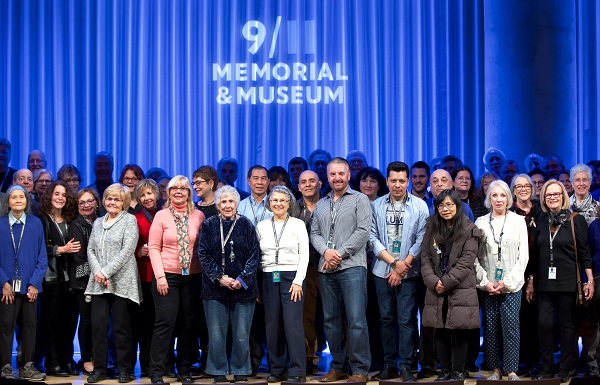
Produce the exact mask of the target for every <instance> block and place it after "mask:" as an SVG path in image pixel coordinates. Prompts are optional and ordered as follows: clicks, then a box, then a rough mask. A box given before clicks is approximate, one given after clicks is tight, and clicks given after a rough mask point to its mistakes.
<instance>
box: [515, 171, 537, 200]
mask: <svg viewBox="0 0 600 385" xmlns="http://www.w3.org/2000/svg"><path fill="white" fill-rule="evenodd" d="M517 178H525V179H527V183H529V184H530V185H531V198H529V199H530V200H534V199H535V185H534V184H533V180H531V177H530V176H529V175H527V174H517V175H515V176H514V178H513V180H512V182H510V191H512V192H513V194H514V191H515V184H516V182H515V181H516V180H517Z"/></svg>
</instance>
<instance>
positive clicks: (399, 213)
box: [389, 195, 408, 236]
mask: <svg viewBox="0 0 600 385" xmlns="http://www.w3.org/2000/svg"><path fill="white" fill-rule="evenodd" d="M407 198H408V195H407V196H405V197H404V199H403V200H402V202H401V205H400V209H399V210H398V212H397V213H396V206H395V205H394V201H393V200H392V199H390V200H389V204H390V206H392V212H393V213H394V220H395V221H396V235H398V236H400V218H401V217H402V212H403V211H404V205H405V204H406V199H407Z"/></svg>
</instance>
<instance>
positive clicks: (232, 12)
mask: <svg viewBox="0 0 600 385" xmlns="http://www.w3.org/2000/svg"><path fill="white" fill-rule="evenodd" d="M488 3H491V2H486V1H483V0H464V1H452V0H429V1H414V0H405V1H403V0H387V1H386V0H381V1H370V0H362V1H361V0H354V1H350V0H347V1H342V0H339V1H336V0H329V1H328V0H306V1H296V0H291V1H269V0H265V1H258V0H255V1H250V0H248V1H241V0H239V1H228V0H219V1H213V0H197V1H191V0H190V1H176V0H174V1H170V0H169V1H166V0H165V1H159V0H155V1H151V0H146V1H124V0H114V1H110V0H102V1H92V0H86V1H81V0H71V1H66V0H65V1H33V0H32V1H15V0H5V1H2V2H0V56H1V57H4V58H5V59H3V60H0V137H7V138H8V139H9V140H10V141H11V142H12V144H13V155H12V162H11V166H13V167H15V168H18V167H24V166H25V164H26V154H27V152H28V151H29V150H31V149H35V148H37V149H41V150H43V151H44V152H45V153H46V155H47V156H48V167H49V168H50V169H52V170H56V169H57V168H58V167H60V166H61V165H62V164H63V163H74V164H76V165H77V166H78V167H79V168H80V169H81V170H82V171H83V172H84V178H85V179H86V180H87V181H91V179H93V178H92V175H91V160H92V157H93V155H94V154H95V153H96V152H97V151H100V150H107V151H109V152H111V153H112V154H114V156H115V176H118V171H119V170H120V168H121V167H122V166H123V165H124V164H125V163H132V162H133V163H138V164H139V165H140V166H141V167H142V168H143V169H144V170H145V169H148V168H149V167H152V166H160V167H162V168H164V169H166V170H167V171H168V172H169V173H170V174H171V175H173V174H175V173H181V174H185V175H188V176H189V175H191V173H192V171H193V170H194V169H195V168H197V167H198V166H199V165H202V164H212V165H216V163H217V161H218V159H219V158H221V157H223V156H233V157H236V158H237V159H238V160H239V162H240V169H241V173H240V176H241V175H243V174H244V172H243V170H245V169H247V168H248V167H250V166H251V165H253V164H256V163H260V164H263V165H265V166H267V167H270V166H272V165H277V164H281V165H284V166H285V165H286V164H287V161H288V160H289V159H290V158H291V157H293V156H304V157H306V156H307V155H308V154H309V153H310V152H311V151H312V150H314V149H315V148H325V149H326V150H328V151H330V152H331V153H332V155H341V156H345V155H346V153H347V152H348V151H349V150H352V149H361V150H363V151H364V152H365V153H366V154H367V157H368V159H369V163H370V164H372V165H374V166H377V167H385V165H386V164H387V163H388V162H390V161H392V160H403V161H405V162H407V163H412V162H414V161H416V160H421V159H423V160H427V161H429V160H431V159H432V158H434V157H436V156H443V155H446V154H448V153H453V154H455V155H457V156H459V157H460V158H462V159H463V160H464V161H465V163H466V164H469V165H471V166H473V168H474V170H475V171H476V173H478V172H479V171H482V166H483V165H482V163H481V157H482V155H483V153H484V152H485V150H486V148H487V147H488V146H490V145H494V144H496V143H490V141H491V140H490V139H489V138H490V136H489V135H488V136H487V137H488V140H487V141H486V122H485V117H486V114H488V115H490V114H493V116H497V115H500V116H503V115H507V114H508V115H510V114H511V108H513V107H511V106H506V105H503V104H502V103H495V104H493V105H491V107H490V106H489V105H487V106H486V102H485V92H484V91H485V89H486V84H485V83H487V82H488V78H487V77H485V78H484V73H485V71H484V63H485V62H488V61H489V62H494V57H495V56H494V55H502V57H506V55H508V57H509V58H510V57H511V56H510V53H507V52H504V51H501V50H502V47H501V46H500V47H499V48H498V47H497V46H493V49H494V50H496V51H491V52H490V51H489V48H488V47H486V44H484V43H485V42H487V40H486V33H488V32H487V31H486V32H484V31H485V29H484V24H485V23H484V22H485V20H486V19H485V18H486V13H485V12H484V8H485V7H486V6H488ZM502 3H503V4H506V5H507V6H509V4H510V3H518V2H516V1H513V0H510V1H508V0H507V1H506V2H502ZM537 3H538V4H539V3H540V2H539V1H538V2H537ZM546 3H548V2H546ZM550 3H551V4H556V5H557V6H556V9H555V11H556V12H557V13H558V14H560V13H561V7H571V8H573V9H575V7H577V8H576V9H577V12H573V15H574V16H573V17H574V20H572V26H575V25H578V26H579V27H578V28H580V29H579V30H578V31H577V34H576V35H577V39H578V40H577V44H575V46H574V48H573V50H574V51H573V52H574V57H572V58H571V60H579V61H580V62H581V63H583V62H584V61H583V59H585V60H586V61H585V63H588V64H589V66H587V67H585V71H583V70H582V71H578V72H577V73H576V77H575V78H574V79H571V80H570V84H571V85H572V86H573V89H574V90H575V91H574V94H575V96H576V97H577V96H579V95H581V101H579V102H576V103H587V104H586V105H591V106H597V97H596V96H595V95H596V94H595V89H596V83H597V77H596V73H597V67H596V60H595V58H596V55H597V52H596V51H597V49H596V48H595V46H596V45H597V44H595V42H596V38H595V35H596V34H597V32H596V30H595V25H596V20H597V19H598V11H597V10H596V7H595V5H594V4H593V3H592V2H575V4H574V5H573V2H572V1H551V2H550ZM582 3H583V4H582ZM494 6H495V7H497V8H500V7H499V6H498V5H497V3H495V4H494ZM509 16H512V15H511V14H510V13H509V12H507V14H506V17H509ZM496 17H497V16H496ZM580 19H581V20H580ZM577 21H579V24H577V23H576V22H577ZM532 24H534V25H535V20H533V21H532ZM573 28H575V27H573ZM582 34H584V35H585V36H584V37H581V36H582ZM498 35H500V34H497V35H494V32H493V31H490V32H489V34H488V35H487V37H488V38H489V36H493V37H497V36H498ZM510 37H511V38H512V39H516V40H515V42H517V43H518V42H519V39H537V38H538V37H535V36H534V37H531V36H529V35H526V36H519V35H518V34H514V33H513V34H512V35H510ZM583 43H585V44H583ZM580 44H581V45H582V46H579V45H580ZM584 51H585V52H587V53H586V55H587V56H582V55H583V53H582V52H584ZM590 56H591V57H592V59H591V60H590V59H589V57H590ZM484 57H485V58H487V59H486V60H484ZM580 58H583V59H581V60H580ZM556 60H557V61H560V60H563V59H556ZM513 62H514V61H513ZM518 64H519V63H517V64H514V63H511V62H510V60H507V64H505V65H506V66H507V67H505V68H504V69H505V70H506V71H508V73H510V72H509V71H511V68H510V66H513V65H518ZM547 64H548V65H552V63H547ZM494 71H496V69H494ZM589 74H592V75H593V79H592V80H593V81H592V82H591V84H588V82H586V81H583V79H587V77H588V76H589ZM488 75H489V74H488ZM484 79H485V80H484ZM490 81H491V80H490ZM487 86H489V87H490V88H489V89H494V88H492V86H493V87H496V88H498V87H500V88H502V87H506V89H509V88H510V84H506V78H502V79H500V80H497V81H496V83H493V84H491V85H490V84H488V85H487ZM590 89H593V91H594V92H593V93H590V91H589V90H590ZM517 92H522V90H521V91H519V90H517ZM590 95H591V98H590ZM584 96H585V98H586V99H585V100H584ZM508 103H509V102H508ZM509 104H510V103H509ZM551 107H552V106H550V108H551ZM538 113H539V111H538ZM582 113H583V112H582V109H581V108H580V109H579V111H578V112H577V114H578V115H577V116H576V119H574V120H575V121H577V120H581V124H577V129H574V128H571V127H569V128H567V129H569V130H573V131H575V132H576V133H577V135H579V134H578V133H580V132H581V133H582V134H583V132H584V131H583V130H584V129H585V130H592V131H594V136H593V140H592V142H591V143H590V144H589V147H590V149H589V150H588V151H587V153H584V152H580V153H578V154H577V155H576V156H575V157H576V158H578V159H577V160H581V159H583V158H585V157H587V158H590V157H596V156H597V148H598V145H597V139H596V137H597V135H596V133H595V132H596V131H597V119H596V117H595V111H594V112H585V114H586V115H585V116H582ZM584 121H585V122H584ZM488 126H489V124H488ZM490 127H491V128H490ZM545 128H546V127H544V125H540V126H539V127H528V128H527V129H529V130H533V131H534V132H537V131H536V130H539V132H543V130H544V129H545ZM489 129H493V130H496V131H498V132H500V131H501V130H502V127H498V126H494V125H492V126H489V127H488V130H489ZM511 129H513V130H515V129H516V130H519V129H522V128H520V127H512V128H511ZM562 129H563V130H564V129H565V127H562ZM511 132H512V131H511ZM588 133H589V131H588ZM577 135H576V136H577ZM578 137H579V138H580V137H581V135H579V136H578ZM495 140H498V139H497V138H496V139H495ZM501 142H502V141H501ZM516 143H517V142H516V141H515V140H514V138H513V137H512V134H511V133H508V134H507V139H505V140H504V142H502V143H500V145H501V146H500V147H504V148H503V149H504V150H505V151H506V152H507V153H508V155H509V156H514V157H515V158H516V159H517V157H520V158H518V159H517V160H518V161H519V163H520V162H521V160H522V156H524V154H526V153H527V152H528V150H529V149H531V150H536V151H538V152H541V153H544V151H543V150H544V149H540V148H535V143H532V142H530V143H523V144H517V146H516V147H515V144H516ZM502 145H503V146H502ZM551 150H554V149H551ZM569 150H570V149H569V148H567V149H566V151H569ZM511 152H513V153H514V154H513V153H511ZM548 152H549V151H548ZM553 152H554V151H553ZM562 155H563V156H565V154H564V153H563V154H562ZM241 178H242V179H243V177H241Z"/></svg>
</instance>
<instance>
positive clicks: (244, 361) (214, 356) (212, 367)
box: [204, 299, 255, 375]
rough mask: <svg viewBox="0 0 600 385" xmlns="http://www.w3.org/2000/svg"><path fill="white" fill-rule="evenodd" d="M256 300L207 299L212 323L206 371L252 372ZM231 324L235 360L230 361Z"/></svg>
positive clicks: (207, 312) (208, 312)
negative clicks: (253, 318) (251, 354)
mask: <svg viewBox="0 0 600 385" xmlns="http://www.w3.org/2000/svg"><path fill="white" fill-rule="evenodd" d="M254 304H255V302H254V300H250V301H235V300H232V301H219V300H212V299H211V300H206V299H205V300H204V314H205V315H206V323H207V325H208V359H207V360H206V373H208V374H212V375H227V374H234V375H235V374H237V375H249V374H250V373H251V367H250V342H249V339H250V326H251V324H252V316H253V314H254ZM230 325H231V333H232V335H231V360H230V362H229V368H228V364H227V331H228V330H229V327H230Z"/></svg>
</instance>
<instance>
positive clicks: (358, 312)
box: [0, 139, 600, 383]
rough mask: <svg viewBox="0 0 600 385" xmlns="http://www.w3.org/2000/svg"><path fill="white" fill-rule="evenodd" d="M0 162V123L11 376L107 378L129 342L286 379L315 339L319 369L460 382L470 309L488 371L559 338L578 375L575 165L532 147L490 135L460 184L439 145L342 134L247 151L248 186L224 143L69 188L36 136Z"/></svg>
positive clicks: (180, 368) (592, 347)
mask: <svg viewBox="0 0 600 385" xmlns="http://www.w3.org/2000/svg"><path fill="white" fill-rule="evenodd" d="M7 155H8V156H7ZM9 161H10V143H9V142H8V141H6V140H4V139H0V179H2V184H1V185H0V188H1V189H2V192H5V194H4V195H3V197H2V201H1V203H0V283H1V284H2V300H1V302H0V329H1V330H0V366H1V368H2V372H1V374H2V377H4V378H13V377H14V375H15V374H14V372H13V367H12V351H13V346H12V344H13V337H14V335H15V331H16V336H17V342H18V344H19V355H18V357H17V361H18V365H19V371H18V376H19V378H23V379H31V380H43V379H45V378H46V375H53V376H59V377H60V376H70V375H77V374H79V371H80V370H81V371H83V372H84V373H86V374H87V375H88V378H87V382H89V383H95V382H99V381H102V380H104V379H106V378H107V375H108V371H109V367H110V365H111V363H112V364H114V366H115V369H116V371H117V372H118V381H119V382H120V383H127V382H130V381H131V380H132V379H133V368H134V367H135V365H136V364H137V354H136V353H137V351H138V350H139V362H140V368H141V372H142V375H143V376H148V377H150V379H151V381H152V382H153V383H163V382H164V380H163V378H164V377H165V376H167V375H171V374H170V373H171V372H173V371H174V367H176V368H177V377H178V379H179V381H181V382H184V383H190V382H194V376H193V373H192V372H193V370H194V365H195V364H196V363H199V364H200V367H201V370H202V371H203V372H205V373H206V374H207V375H209V376H212V377H213V380H214V382H215V383H221V382H229V379H228V378H227V377H226V376H228V375H233V379H234V381H236V382H244V381H248V377H249V376H252V375H255V374H256V373H257V372H258V368H259V365H260V362H261V360H262V357H263V355H264V353H265V351H264V348H266V353H267V362H268V365H269V369H270V374H269V376H268V377H267V381H268V382H281V381H285V380H287V381H290V382H305V381H306V376H307V375H313V374H317V364H318V359H319V357H318V351H319V350H320V349H322V347H323V345H324V341H325V339H326V341H327V344H328V346H329V350H330V353H331V356H332V361H331V364H330V367H329V370H328V371H327V373H326V374H325V375H323V376H321V377H320V378H319V381H321V382H334V381H340V380H348V381H351V382H356V381H359V382H362V381H367V380H368V379H369V377H368V374H369V373H370V372H373V371H376V372H377V374H375V376H374V377H373V378H374V379H379V380H388V379H394V378H400V379H401V380H402V381H406V382H409V381H417V378H429V377H433V376H436V375H437V379H438V380H461V379H464V378H465V376H466V375H468V371H477V370H478V369H479V368H477V367H476V366H475V360H476V359H477V357H478V355H479V349H480V346H479V344H480V343H479V336H480V326H481V325H480V321H481V322H482V323H483V326H484V364H485V366H486V368H487V369H489V370H490V371H492V374H491V375H490V376H489V379H492V380H494V379H502V378H503V377H504V376H506V378H508V379H509V380H519V379H520V377H519V376H521V377H522V376H523V375H528V376H531V377H533V378H538V379H542V378H551V377H554V376H555V367H554V362H553V352H554V350H555V344H556V343H557V341H558V340H559V341H560V350H561V358H560V362H559V364H558V372H557V375H558V377H559V378H560V380H561V382H566V381H568V380H569V379H570V377H571V376H573V375H576V373H577V369H578V365H580V364H581V363H583V365H585V366H586V367H587V369H586V370H585V371H586V372H587V373H588V374H590V375H598V361H597V357H598V356H600V349H599V347H598V342H599V341H598V308H597V307H596V304H595V299H596V297H597V296H598V294H599V293H596V290H595V280H594V277H597V276H598V275H599V274H600V273H598V271H599V270H600V220H597V219H596V218H597V217H598V215H599V214H598V208H599V204H598V201H597V196H596V197H594V188H597V187H600V181H598V176H597V175H598V173H597V171H596V167H595V166H596V165H595V164H594V163H592V164H591V166H590V165H585V164H578V165H575V166H573V167H572V168H571V169H570V170H569V171H565V169H564V166H563V165H562V161H561V160H560V158H558V157H557V156H549V157H547V158H546V159H542V158H541V157H540V156H539V155H536V154H531V155H530V156H528V157H527V159H526V160H525V167H526V170H527V172H526V173H520V169H519V165H518V164H517V162H515V161H512V160H507V159H506V157H505V156H504V154H503V153H502V152H501V151H500V150H497V149H490V150H489V151H488V152H487V153H486V155H485V156H484V164H485V165H486V167H487V169H488V172H486V173H485V174H484V175H482V177H481V178H480V179H479V184H476V180H475V176H474V175H473V172H472V171H471V169H470V168H469V167H467V166H465V165H463V164H462V162H461V160H460V159H458V158H457V157H455V156H451V155H449V156H446V157H444V158H442V159H437V160H434V161H432V162H431V164H428V163H426V162H423V161H419V162H415V163H414V164H412V166H410V167H409V166H408V165H407V164H405V163H403V162H391V163H389V164H388V165H387V168H386V174H385V176H384V175H383V174H382V173H381V172H380V171H379V170H377V169H376V168H373V167H369V166H368V163H367V159H366V156H365V155H364V154H363V153H362V152H360V151H351V152H350V153H349V154H348V155H347V157H346V158H342V157H331V155H330V154H329V153H328V152H326V151H324V150H315V151H313V152H312V153H311V154H310V156H309V157H308V160H305V159H304V158H301V157H296V158H292V159H291V160H290V162H289V164H288V168H287V169H285V168H283V167H280V166H274V167H271V168H270V169H267V168H265V167H263V166H261V165H256V166H253V167H251V168H250V169H249V170H248V172H247V179H246V181H247V183H248V186H249V187H250V190H251V191H250V192H249V193H247V192H245V191H243V190H241V189H239V188H235V187H234V186H233V185H234V183H235V181H236V179H237V173H238V170H237V162H236V161H235V159H233V158H223V159H221V160H220V161H219V163H218V165H217V167H216V168H213V167H211V166H201V167H199V168H198V169H197V170H196V171H194V173H193V175H192V176H191V178H190V179H188V178H187V177H186V176H182V175H177V176H175V177H172V178H171V177H169V176H168V175H167V173H166V172H165V171H164V170H162V169H159V168H153V169H150V170H147V171H146V172H145V173H144V171H143V170H142V169H141V168H140V167H139V166H138V165H136V164H126V165H125V166H124V167H123V169H122V171H121V174H120V178H119V180H118V182H114V181H113V180H112V174H113V170H114V160H113V158H112V156H111V155H110V154H109V153H106V152H101V153H98V154H97V155H96V156H95V158H94V174H95V176H96V180H95V181H94V183H93V184H92V185H90V186H88V187H82V186H81V182H82V177H81V173H80V171H79V170H78V169H77V167H75V166H73V165H64V166H62V167H61V168H60V170H59V171H58V173H57V178H56V179H54V177H53V173H51V172H50V171H48V170H46V169H45V157H44V154H43V152H41V151H39V150H36V151H32V152H31V153H30V154H29V159H28V168H25V169H20V170H13V169H11V168H10V167H8V162H9ZM565 172H566V173H567V174H568V177H567V178H565V177H563V176H562V175H564V173H565ZM43 178H45V179H43ZM7 181H9V182H10V183H7ZM46 182H48V183H46ZM596 191H597V193H600V189H599V190H596ZM194 192H195V194H196V196H197V198H198V200H197V201H196V202H194V200H195V199H194ZM38 311H39V314H38ZM419 313H420V320H421V325H419V324H418V319H419V318H418V317H417V314H419ZM480 313H481V317H480ZM320 314H322V315H321V316H319V315H320ZM555 319H556V320H557V322H558V324H559V327H558V328H556V326H558V325H554V320H555ZM78 324H79V329H78V330H79V331H78V340H79V346H80V348H81V362H80V365H76V364H75V363H74V362H73V354H74V352H73V344H72V341H73V339H74V338H75V333H76V330H77V325H78ZM581 325H585V327H581ZM555 329H556V330H558V331H555ZM107 330H108V333H107ZM556 334H559V335H560V338H559V339H558V338H548V336H553V335H556ZM579 336H581V337H583V349H582V352H581V354H580V355H579V354H578V349H577V339H578V337H579ZM228 337H229V338H228ZM175 340H176V341H177V345H176V346H177V348H176V354H175V348H174V346H175ZM67 341H68V342H67ZM200 352H201V354H200ZM438 363H439V370H438ZM417 364H418V365H420V370H419V371H418V372H417V373H415V367H416V366H417ZM415 374H416V376H415Z"/></svg>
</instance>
